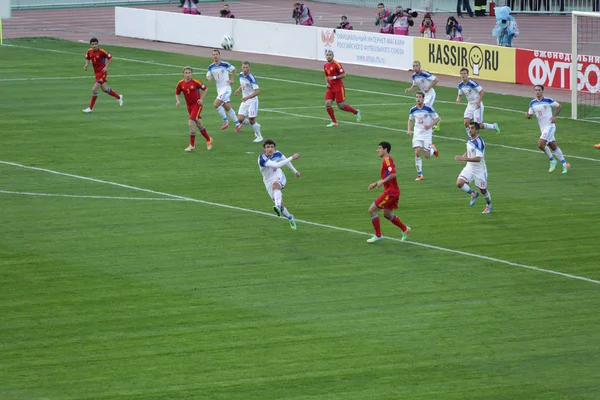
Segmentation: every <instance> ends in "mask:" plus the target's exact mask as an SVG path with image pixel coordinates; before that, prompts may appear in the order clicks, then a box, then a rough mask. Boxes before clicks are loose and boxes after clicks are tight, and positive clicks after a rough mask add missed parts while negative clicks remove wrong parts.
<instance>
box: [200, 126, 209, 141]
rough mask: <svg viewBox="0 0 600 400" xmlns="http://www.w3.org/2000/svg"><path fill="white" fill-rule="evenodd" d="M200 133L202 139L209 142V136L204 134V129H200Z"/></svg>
mask: <svg viewBox="0 0 600 400" xmlns="http://www.w3.org/2000/svg"><path fill="white" fill-rule="evenodd" d="M200 133H201V134H202V136H204V139H206V141H207V142H208V141H209V140H210V136H208V133H207V132H206V128H202V129H200Z"/></svg>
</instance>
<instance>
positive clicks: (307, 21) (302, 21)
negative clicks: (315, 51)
mask: <svg viewBox="0 0 600 400" xmlns="http://www.w3.org/2000/svg"><path fill="white" fill-rule="evenodd" d="M292 18H294V19H295V20H296V25H304V26H311V25H312V24H313V23H314V21H313V17H312V14H311V13H310V10H309V9H308V7H307V6H305V5H304V4H302V3H300V2H295V3H294V11H292Z"/></svg>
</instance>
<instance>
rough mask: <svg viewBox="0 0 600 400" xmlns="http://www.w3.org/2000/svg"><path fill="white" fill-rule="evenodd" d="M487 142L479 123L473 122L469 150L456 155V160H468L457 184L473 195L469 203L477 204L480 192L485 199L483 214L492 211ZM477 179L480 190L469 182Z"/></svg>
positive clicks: (470, 130)
mask: <svg viewBox="0 0 600 400" xmlns="http://www.w3.org/2000/svg"><path fill="white" fill-rule="evenodd" d="M484 157H485V143H484V142H483V139H482V138H481V137H480V136H479V124H478V123H477V122H471V124H470V125H469V140H468V141H467V152H466V153H465V154H463V155H462V156H456V157H454V159H455V160H456V161H460V162H463V161H466V162H467V165H466V166H465V167H464V168H463V170H462V171H460V174H459V175H458V178H457V179H456V186H457V187H458V188H459V189H460V190H462V191H463V192H466V193H468V194H470V195H471V201H470V202H469V205H470V206H471V207H472V206H474V205H475V200H477V198H478V197H479V192H481V194H482V195H483V198H484V199H485V203H486V204H485V209H484V210H483V212H482V214H489V213H490V212H492V195H491V194H490V192H489V191H488V190H487V167H486V166H485V159H484ZM473 181H475V186H476V187H477V188H479V192H476V191H475V190H473V189H471V188H470V187H469V183H470V182H473Z"/></svg>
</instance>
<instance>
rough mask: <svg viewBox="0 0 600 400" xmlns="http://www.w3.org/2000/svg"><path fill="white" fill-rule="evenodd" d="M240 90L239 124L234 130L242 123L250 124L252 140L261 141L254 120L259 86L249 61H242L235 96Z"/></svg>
mask: <svg viewBox="0 0 600 400" xmlns="http://www.w3.org/2000/svg"><path fill="white" fill-rule="evenodd" d="M240 91H241V92H242V104H240V110H239V111H238V122H239V124H238V125H237V126H236V127H235V131H236V132H239V131H240V129H242V126H244V125H250V126H251V127H252V129H253V130H254V142H255V143H258V142H262V140H263V137H262V135H261V133H260V124H259V123H257V122H256V116H257V115H258V94H259V93H260V88H259V87H258V83H257V82H256V77H255V76H254V74H253V73H251V72H250V63H249V62H248V61H244V62H243V63H242V72H240V87H239V88H238V89H237V90H236V91H235V92H234V94H235V95H236V96H237V95H238V94H239V93H240Z"/></svg>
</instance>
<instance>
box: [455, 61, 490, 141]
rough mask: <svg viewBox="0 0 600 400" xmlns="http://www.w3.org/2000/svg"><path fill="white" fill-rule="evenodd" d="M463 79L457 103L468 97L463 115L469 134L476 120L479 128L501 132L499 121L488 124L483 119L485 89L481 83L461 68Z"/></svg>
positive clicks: (459, 87) (459, 85) (459, 86)
mask: <svg viewBox="0 0 600 400" xmlns="http://www.w3.org/2000/svg"><path fill="white" fill-rule="evenodd" d="M460 77H461V79H462V80H461V81H460V83H459V84H458V97H457V98H456V104H460V100H461V99H462V97H463V95H465V96H466V98H467V108H466V109H465V114H464V116H463V118H464V122H465V130H466V131H467V135H470V128H469V126H470V125H471V121H475V122H477V123H478V124H479V129H494V130H495V131H496V133H500V128H499V127H498V124H497V123H495V122H494V123H493V124H486V123H485V122H482V121H483V110H484V107H483V95H484V91H483V88H482V87H481V85H480V84H479V83H477V82H475V81H474V80H473V79H469V70H468V69H467V68H462V69H461V70H460Z"/></svg>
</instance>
